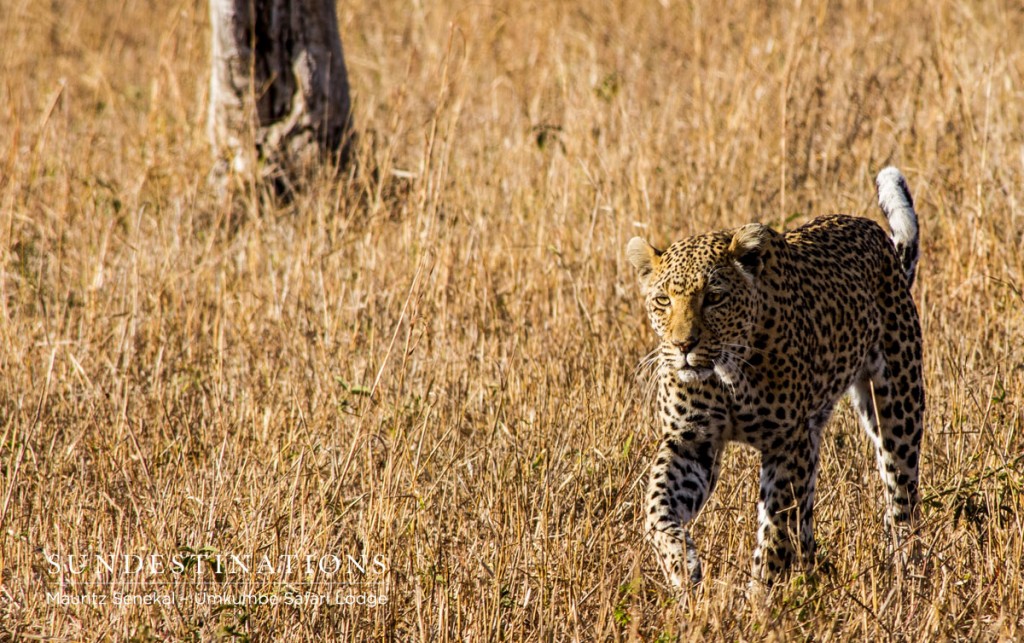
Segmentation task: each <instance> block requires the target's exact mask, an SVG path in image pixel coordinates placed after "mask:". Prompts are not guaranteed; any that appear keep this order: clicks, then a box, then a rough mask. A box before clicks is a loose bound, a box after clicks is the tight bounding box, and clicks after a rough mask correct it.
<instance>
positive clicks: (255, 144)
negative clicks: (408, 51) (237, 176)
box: [207, 0, 352, 178]
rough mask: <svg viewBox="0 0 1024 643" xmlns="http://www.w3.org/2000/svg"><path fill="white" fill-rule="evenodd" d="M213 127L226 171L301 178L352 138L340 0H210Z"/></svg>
mask: <svg viewBox="0 0 1024 643" xmlns="http://www.w3.org/2000/svg"><path fill="white" fill-rule="evenodd" d="M210 21H211V23H212V27H213V43H212V44H213V46H212V47H211V49H212V58H213V59H212V73H211V77H210V111H209V114H208V120H207V127H208V132H209V136H210V141H211V143H212V144H213V148H214V150H215V154H216V155H217V156H218V158H219V159H220V163H219V165H220V170H221V171H223V170H226V169H227V167H228V166H230V167H231V168H232V169H234V170H236V171H247V170H249V169H250V168H251V165H252V163H253V162H258V163H260V164H261V165H262V167H263V169H264V174H265V175H269V176H271V177H276V178H281V173H282V172H283V173H284V175H285V176H286V177H287V176H294V173H295V172H296V171H304V170H306V169H308V168H309V166H310V164H311V163H314V162H317V161H321V160H323V159H324V158H325V157H327V156H330V155H336V156H337V158H338V159H339V160H344V156H345V155H346V153H347V151H348V144H349V141H350V138H351V135H352V117H351V113H350V111H349V108H350V103H349V88H348V74H347V72H346V70H345V59H344V56H343V54H342V50H341V37H340V35H339V34H338V18H337V14H336V13H335V8H334V0H210Z"/></svg>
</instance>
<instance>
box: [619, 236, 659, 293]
mask: <svg viewBox="0 0 1024 643" xmlns="http://www.w3.org/2000/svg"><path fill="white" fill-rule="evenodd" d="M626 256H627V257H629V262H630V263H632V264H633V267H634V268H636V272H637V275H639V276H640V286H641V287H642V288H643V289H644V290H647V287H648V286H649V285H650V280H651V275H652V274H653V273H654V269H655V268H656V267H657V266H658V263H659V262H660V261H661V251H660V250H658V249H656V248H655V247H654V246H652V245H651V244H649V243H647V242H646V241H644V240H643V239H641V238H640V237H633V238H632V239H630V240H629V245H627V246H626Z"/></svg>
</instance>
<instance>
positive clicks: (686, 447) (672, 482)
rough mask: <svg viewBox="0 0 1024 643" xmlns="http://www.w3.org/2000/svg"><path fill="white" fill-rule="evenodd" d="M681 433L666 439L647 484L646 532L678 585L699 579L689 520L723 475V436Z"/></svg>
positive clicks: (668, 575)
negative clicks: (686, 438) (710, 437)
mask: <svg viewBox="0 0 1024 643" xmlns="http://www.w3.org/2000/svg"><path fill="white" fill-rule="evenodd" d="M686 434H687V435H688V436H690V437H693V438H694V439H692V440H685V439H683V438H682V437H680V436H673V437H666V438H664V439H663V440H662V441H661V444H660V446H659V448H658V455H657V456H656V458H655V460H654V465H653V466H652V467H651V478H650V483H649V484H648V487H647V520H646V532H647V535H648V537H649V538H650V539H651V541H652V544H653V545H654V549H655V551H656V552H657V554H658V558H659V561H660V563H661V567H662V570H663V571H664V572H665V576H666V577H667V578H668V580H669V582H671V583H672V585H673V586H675V587H683V586H685V585H686V584H687V583H688V582H689V583H694V584H696V583H699V582H700V580H701V577H702V571H701V563H700V556H699V555H698V554H697V548H696V546H695V545H694V543H693V539H692V538H690V534H689V533H687V531H686V528H685V525H687V524H688V523H689V522H690V521H691V520H693V519H694V518H695V517H696V516H697V514H698V513H699V512H700V510H701V508H702V507H703V506H704V503H705V502H706V501H707V499H708V496H710V495H711V492H712V490H713V489H714V487H715V483H716V482H717V480H718V473H719V468H720V462H721V453H722V445H721V441H720V440H709V439H704V440H697V439H696V435H695V433H694V432H692V431H690V432H686Z"/></svg>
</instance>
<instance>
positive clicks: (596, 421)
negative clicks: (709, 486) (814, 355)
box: [0, 0, 1024, 641]
mask: <svg viewBox="0 0 1024 643" xmlns="http://www.w3.org/2000/svg"><path fill="white" fill-rule="evenodd" d="M765 4H771V5H773V6H764V5H765ZM0 15H2V16H3V18H2V20H0V253H2V264H0V269H2V278H0V346H2V349H0V439H2V441H0V503H2V504H0V568H2V576H0V639H4V640H36V639H43V638H50V637H52V638H55V639H61V640H123V639H125V638H129V637H132V638H135V639H138V640H148V639H190V638H191V639H202V640H210V639H216V638H240V639H246V638H251V639H252V640H270V639H291V640H296V639H300V638H337V639H364V638H385V639H388V638H394V639H397V640H410V639H419V640H439V641H440V640H451V639H462V640H494V639H509V640H523V639H528V640H551V639H577V640H595V639H602V640H606V639H616V640H617V639H626V638H640V639H644V640H653V639H660V640H675V639H678V638H681V639H683V640H689V639H700V638H712V639H727V640H738V639H744V640H761V639H771V640H776V639H782V640H788V639H812V638H813V639H815V640H847V639H850V640H878V639H903V640H913V641H920V640H939V639H945V638H955V639H967V640H977V639H989V640H996V639H1004V640H1012V639H1018V640H1019V639H1021V638H1022V637H1024V570H1022V562H1021V561H1022V559H1024V511H1022V509H1024V459H1022V454H1024V436H1022V429H1024V421H1022V419H1024V411H1022V408H1021V404H1022V399H1024V397H1022V392H1024V297H1022V289H1024V252H1022V245H1024V239H1022V235H1024V211H1022V198H1024V194H1022V185H1024V46H1022V40H1021V38H1020V34H1021V33H1024V12H1022V10H1021V7H1020V6H1019V4H1018V3H1015V2H995V1H986V2H977V3H964V2H954V1H952V0H939V1H938V2H933V3H928V4H927V6H925V4H924V3H920V6H918V7H917V8H916V9H909V8H906V7H903V6H897V5H896V3H891V4H890V3H872V2H868V3H856V2H833V3H813V2H796V3H758V2H749V1H748V2H741V1H733V0H725V1H723V2H714V3H711V2H692V3H690V2H678V1H677V0H662V1H661V2H644V3H637V2H625V1H624V0H614V1H611V2H598V1H596V0H576V1H573V2H535V1H529V2H509V1H507V0H503V1H498V2H487V3H460V2H452V3H429V2H418V1H417V2H397V1H394V0H383V1H381V2H376V1H375V2H370V1H366V0H353V1H351V2H349V1H345V2H342V3H340V6H339V20H340V22H341V30H342V34H343V38H344V44H345V49H346V56H347V61H348V65H349V73H350V77H351V82H352V86H353V88H354V108H355V122H356V125H357V128H358V130H359V131H360V134H361V135H360V138H359V149H358V153H357V156H358V159H357V163H356V165H355V166H354V168H353V169H350V170H347V171H345V172H343V173H342V174H340V175H331V174H330V173H328V172H325V173H324V174H323V176H320V177H318V178H316V179H314V180H312V181H311V182H310V184H309V185H308V186H307V189H305V190H304V191H302V192H301V193H299V194H298V195H297V196H296V197H295V199H294V200H292V201H291V202H288V203H285V202H281V201H279V200H276V199H275V198H274V196H273V195H272V194H269V193H268V192H267V190H265V189H263V188H262V187H260V186H258V185H254V184H253V183H252V181H251V180H250V179H248V178H247V177H237V180H236V181H235V182H234V183H233V184H232V186H231V189H230V190H229V191H228V194H227V195H218V193H217V191H216V190H214V189H212V188H211V187H209V184H208V182H207V179H206V177H207V174H208V172H209V171H210V168H211V167H212V160H211V158H210V156H209V150H208V147H207V144H206V141H205V124H204V119H205V107H206V101H207V90H206V82H207V66H208V60H207V57H208V43H207V39H208V21H207V16H206V4H205V3H204V2H196V1H191V2H190V1H186V2H176V3H170V4H163V3H150V2H140V1H138V0H124V1H123V2H118V3H97V4H94V3H85V2H69V1H67V0H54V1H53V2H50V3H32V2H14V1H12V0H3V1H2V2H0ZM887 164H896V165H898V166H899V167H900V168H901V169H902V170H903V171H904V173H905V174H906V175H907V177H908V181H909V184H910V187H911V190H912V192H913V195H914V198H915V200H916V203H917V209H918V213H919V217H920V221H921V227H922V262H921V267H920V271H919V277H918V283H917V284H916V285H915V291H914V294H915V298H916V301H917V303H918V306H919V309H920V313H921V318H922V323H923V328H924V333H925V347H926V349H925V350H926V352H925V361H926V375H927V390H928V395H929V408H928V413H927V432H926V436H925V444H924V454H923V465H922V483H923V493H922V497H923V519H924V520H923V526H922V529H921V542H922V546H923V552H924V561H923V562H921V563H920V564H919V565H917V567H915V568H914V569H912V570H909V571H907V570H901V569H898V568H894V567H893V565H892V564H891V563H892V557H891V556H889V555H888V554H887V545H886V541H885V538H884V534H883V527H882V523H881V516H882V512H881V488H880V484H879V482H878V481H877V479H876V476H875V473H874V465H873V463H872V456H871V450H870V447H869V446H868V443H867V440H866V438H865V437H864V436H863V435H861V432H860V430H859V428H858V427H857V426H856V422H855V419H854V417H853V415H852V413H851V411H850V409H849V408H848V406H847V405H846V404H845V403H843V404H842V405H841V406H840V408H839V409H838V411H837V413H836V417H835V419H834V420H833V422H832V424H831V426H830V427H829V428H828V429H827V430H826V434H825V439H824V447H823V448H824V450H825V453H824V454H823V468H822V471H821V475H820V479H819V485H818V488H819V498H818V505H817V507H818V508H817V537H818V541H819V543H820V548H821V550H822V552H823V554H822V555H823V561H824V563H823V565H822V567H821V568H820V569H819V570H818V571H817V572H816V573H814V574H812V575H800V576H794V577H792V578H791V579H790V580H789V582H787V583H786V584H785V585H783V586H782V587H779V588H778V589H777V590H775V592H774V595H773V596H772V597H771V601H770V602H768V603H767V604H754V603H752V602H748V601H747V600H746V599H745V597H744V588H745V586H746V584H747V580H748V572H749V565H750V554H751V549H752V546H753V542H754V535H755V534H754V532H755V529H754V522H755V511H754V504H755V500H756V477H757V456H756V454H754V453H752V452H750V451H747V450H744V449H742V448H739V447H736V448H734V449H731V450H730V451H729V454H728V457H727V459H726V463H725V467H724V470H723V476H722V480H721V483H720V486H719V488H718V490H717V491H716V493H715V495H714V497H713V498H712V500H711V501H710V502H709V504H708V506H707V507H706V509H705V510H704V512H703V514H702V515H701V516H700V517H699V519H698V520H697V521H696V523H695V526H694V534H695V536H696V540H697V544H698V547H699V548H700V549H701V551H702V552H703V556H704V558H705V576H706V580H705V582H704V583H703V585H702V586H700V587H699V588H697V589H694V590H691V591H689V592H687V593H686V594H685V595H683V596H680V597H674V596H673V594H672V592H671V591H670V590H669V589H668V588H667V587H666V586H665V585H664V582H663V579H662V577H661V574H660V572H659V570H658V569H657V567H656V564H655V560H654V558H653V556H652V554H651V552H650V551H649V550H648V548H647V546H646V545H645V544H644V542H643V540H642V537H641V529H642V515H641V511H640V506H639V502H640V500H641V497H642V489H643V486H644V483H645V478H646V468H647V463H648V460H649V458H650V456H651V453H652V450H653V446H654V439H655V427H654V424H653V417H652V413H651V410H650V408H649V400H648V399H646V398H645V392H646V389H645V383H644V381H643V378H642V377H639V376H638V372H637V364H638V362H639V361H640V359H641V357H642V356H643V355H644V354H645V353H646V352H647V351H648V350H650V349H651V348H653V346H654V342H655V338H654V336H653V333H652V332H651V331H650V330H649V329H648V327H647V322H646V320H645V318H644V314H643V310H642V305H641V301H640V296H639V294H638V292H637V288H636V284H635V280H634V275H633V273H632V270H631V268H630V267H629V265H628V263H627V262H626V260H625V258H624V255H623V249H624V246H625V242H626V241H627V240H628V239H629V238H630V237H631V236H634V235H636V234H643V235H645V236H647V237H648V238H649V239H651V240H652V241H654V242H657V243H667V242H670V241H672V240H674V239H677V238H679V237H682V236H684V235H688V234H691V233H695V232H698V231H704V230H708V229H714V228H724V227H730V226H735V225H739V224H742V223H746V222H749V221H752V220H760V221H765V222H769V223H772V224H775V225H777V226H785V227H793V226H796V225H798V224H800V223H802V222H804V221H806V220H808V219H809V218H810V217H812V216H814V215H817V214H824V213H830V212H847V213H853V214H861V215H865V216H871V217H876V218H877V215H876V207H875V205H874V186H873V181H872V179H873V176H874V174H875V173H876V172H877V171H878V170H879V169H880V168H881V167H883V166H884V165H887ZM204 548H206V549H204ZM188 551H207V552H213V551H219V552H233V553H238V554H253V555H262V554H270V555H274V556H277V555H283V554H287V553H293V554H301V553H310V554H317V555H319V554H321V553H332V552H335V553H337V552H342V553H350V554H352V555H356V556H361V555H369V556H373V555H377V554H380V555H382V556H383V557H384V558H385V559H386V560H387V566H388V573H387V575H386V577H384V579H383V581H382V582H381V583H380V584H379V586H378V585H374V587H373V589H375V590H377V591H380V592H381V593H383V594H386V595H387V597H388V603H387V604H386V605H383V606H380V607H376V608H368V607H347V606H319V607H317V606H302V607H295V606H286V605H277V606H248V607H237V608H236V607H228V608H213V607H210V606H196V605H193V606H189V605H184V606H182V605H178V606H170V607H168V606H161V605H157V606H148V607H147V606H129V607H114V606H112V605H111V604H109V603H108V604H107V605H105V606H95V605H68V606H61V605H55V604H53V603H52V602H48V600H47V596H46V594H47V592H50V593H56V592H57V591H58V590H62V591H63V592H64V593H65V594H68V595H81V594H84V593H86V592H87V591H92V589H94V588H91V587H90V586H89V585H86V584H85V581H84V580H83V579H84V578H86V577H87V576H78V577H76V576H74V575H72V574H70V573H65V574H62V575H59V576H56V575H54V574H53V569H52V568H51V567H50V565H49V564H48V562H47V560H48V559H47V558H46V556H47V555H53V554H54V553H59V554H63V555H69V554H75V555H83V554H89V553H97V552H98V553H103V554H115V555H123V554H140V553H143V554H148V553H151V552H159V553H162V554H168V555H169V554H175V553H180V552H188ZM94 566H95V565H94ZM90 578H91V577H90ZM161 578H166V575H165V576H163V577H161ZM144 581H145V579H140V578H138V577H136V576H116V577H113V579H112V581H111V583H110V584H108V585H103V586H101V589H102V590H103V591H104V592H107V593H108V594H109V593H113V592H123V593H126V594H130V593H139V592H142V591H144V590H146V586H145V585H143V584H142V583H143V582H144ZM218 582H221V581H214V582H213V586H214V587H216V586H217V583H218ZM331 582H332V581H331V579H330V578H329V577H327V576H325V575H324V574H313V575H312V576H308V577H307V576H303V577H301V578H299V579H298V580H297V581H296V586H293V587H292V589H295V587H298V589H299V590H301V591H310V592H321V593H323V592H327V591H329V590H331V588H332V586H331V585H330V583H331ZM188 583H189V579H188V578H184V579H182V578H178V579H175V580H173V582H172V585H171V586H170V587H171V588H173V589H175V590H177V591H179V592H186V593H187V592H188V591H191V590H190V589H189V587H190V586H189V585H188ZM223 584H224V585H225V587H229V588H230V589H232V591H240V592H264V593H274V592H277V593H279V594H280V593H282V592H286V591H289V590H288V588H286V587H283V586H281V585H280V584H276V583H275V582H272V580H271V581H268V579H266V578H261V577H259V576H256V575H254V574H250V575H242V576H240V577H237V578H233V579H225V580H223Z"/></svg>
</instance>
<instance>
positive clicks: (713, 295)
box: [704, 290, 728, 308]
mask: <svg viewBox="0 0 1024 643" xmlns="http://www.w3.org/2000/svg"><path fill="white" fill-rule="evenodd" d="M726 297H728V293H726V292H725V291H724V290H712V291H709V292H708V293H707V294H705V295H704V305H705V306H707V307H709V308H710V307H711V306H717V305H718V304H720V303H722V302H723V301H725V299H726Z"/></svg>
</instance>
